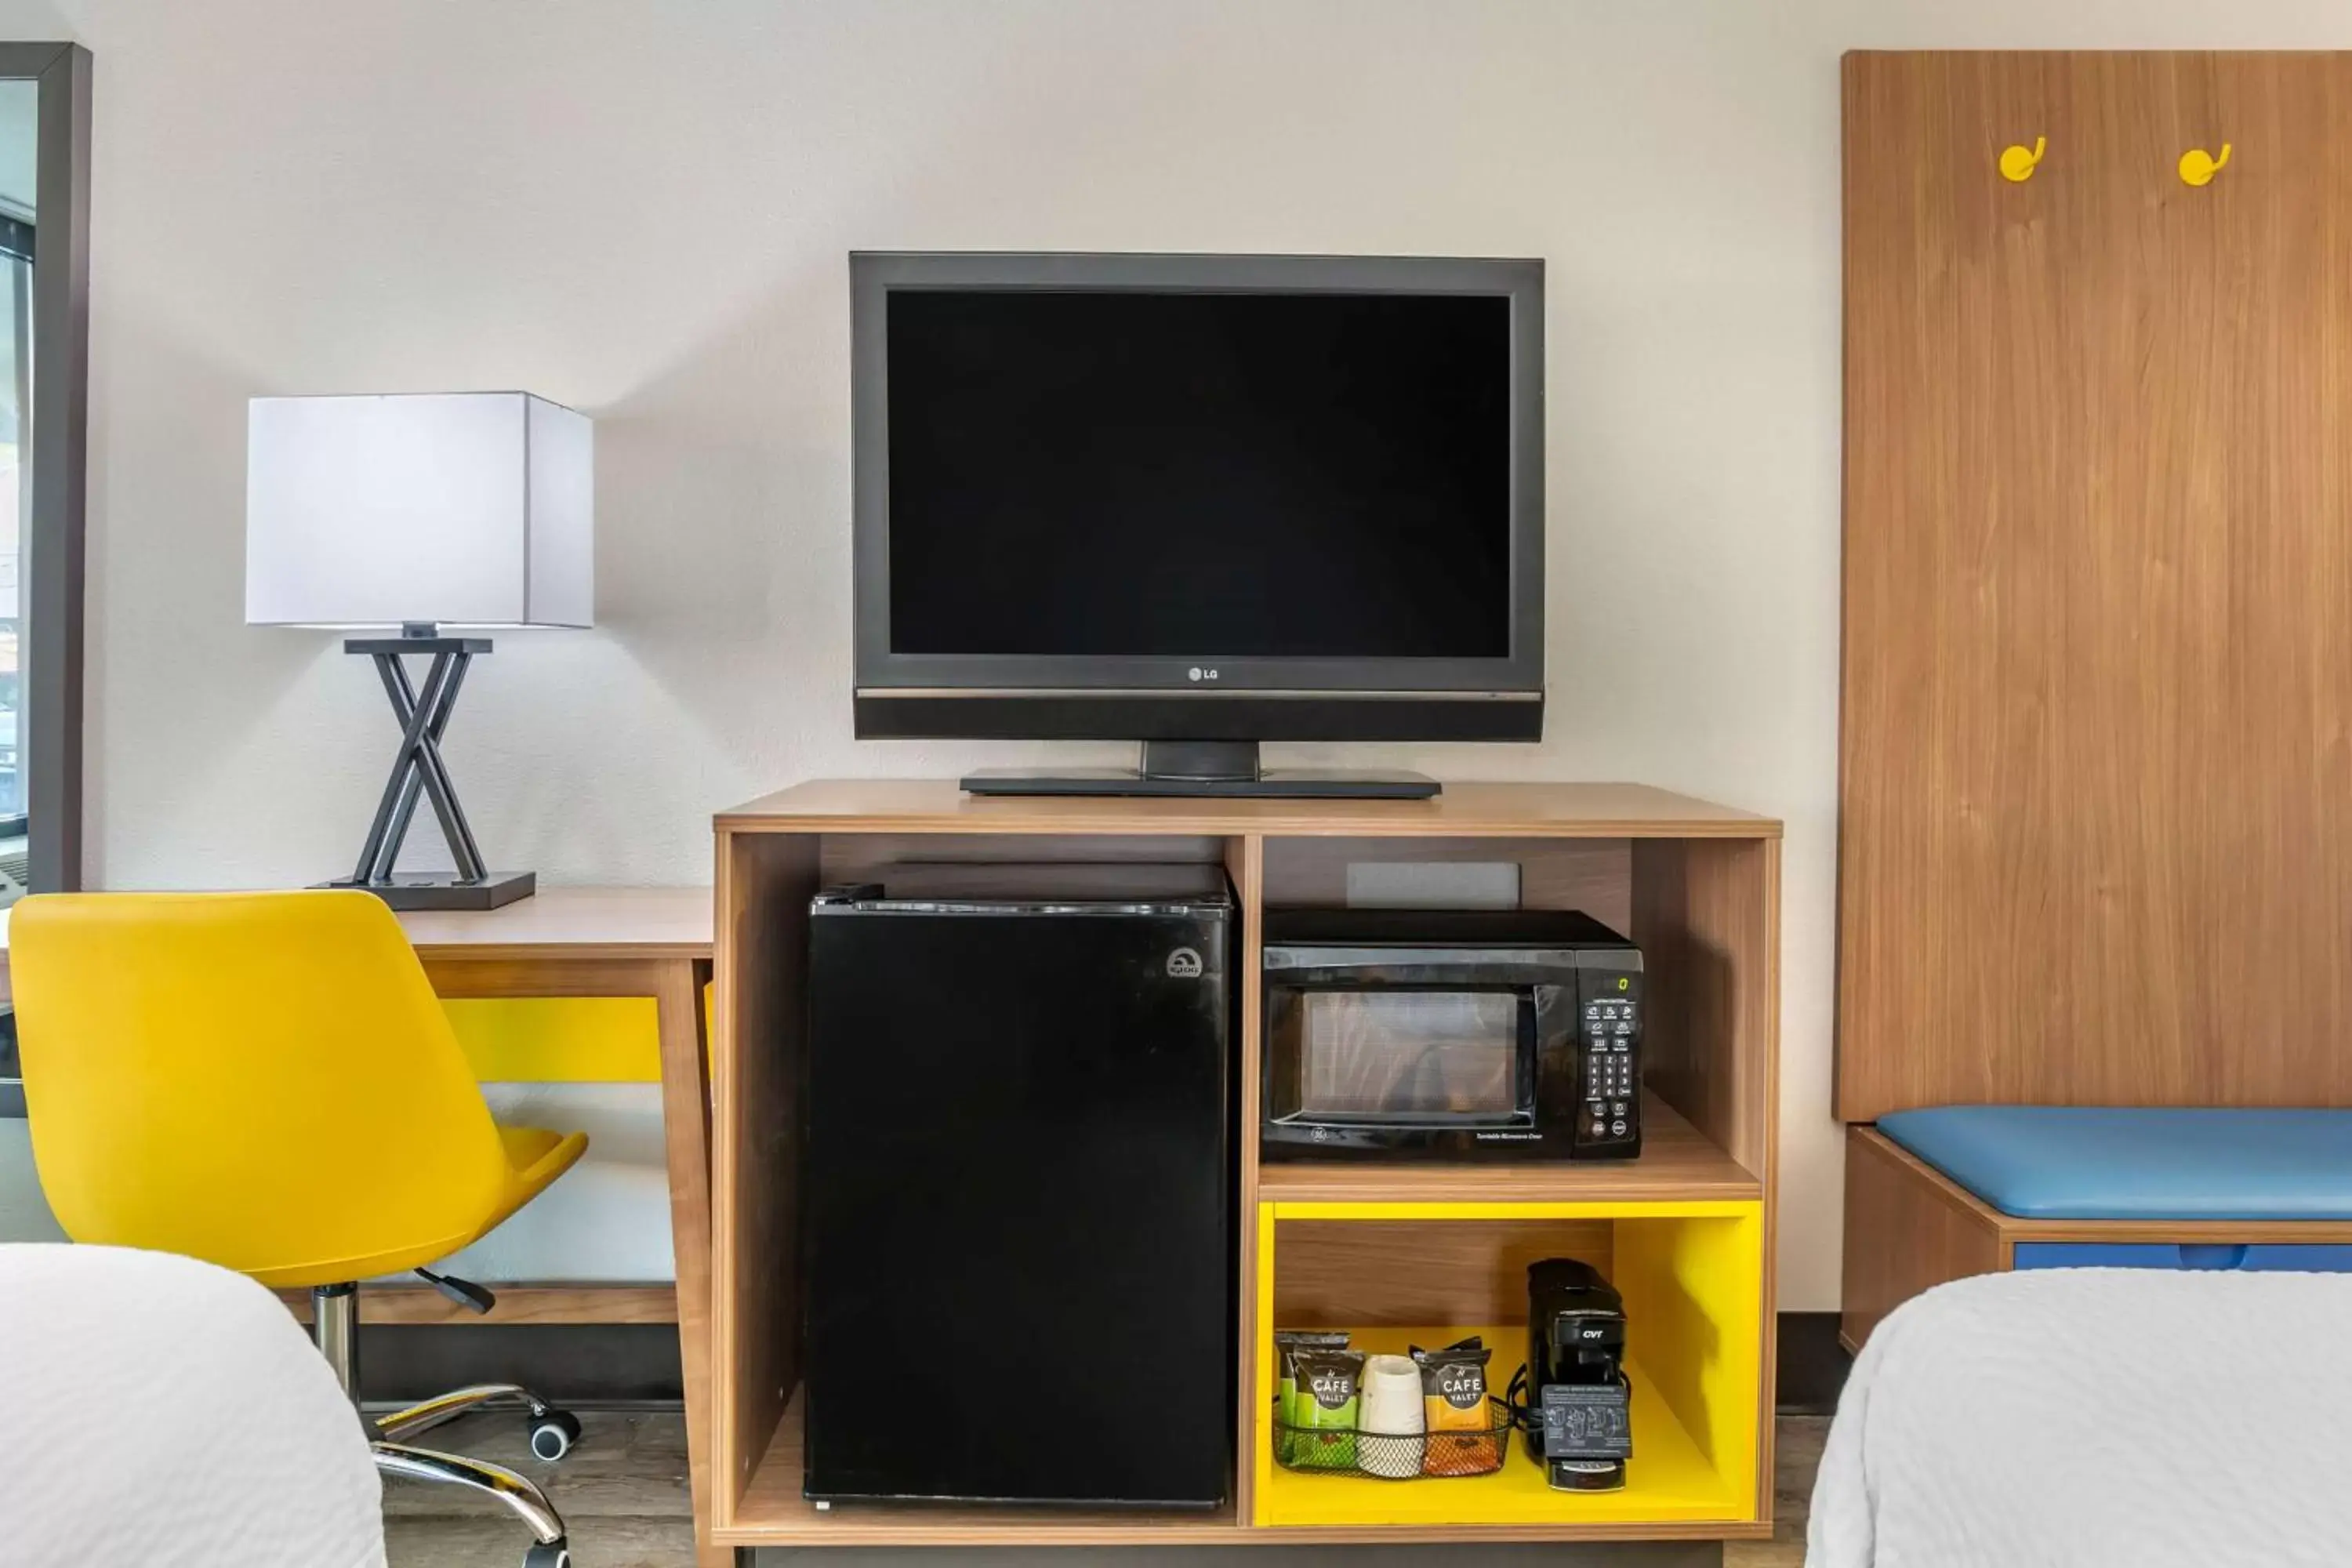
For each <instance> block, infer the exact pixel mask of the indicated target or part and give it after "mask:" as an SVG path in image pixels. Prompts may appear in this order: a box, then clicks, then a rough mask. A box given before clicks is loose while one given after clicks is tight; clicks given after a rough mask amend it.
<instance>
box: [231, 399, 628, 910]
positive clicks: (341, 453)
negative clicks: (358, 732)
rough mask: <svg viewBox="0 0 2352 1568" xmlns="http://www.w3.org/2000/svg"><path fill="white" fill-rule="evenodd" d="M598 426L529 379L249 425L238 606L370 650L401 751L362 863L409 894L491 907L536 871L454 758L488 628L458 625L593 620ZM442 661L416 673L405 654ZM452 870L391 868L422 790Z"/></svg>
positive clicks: (397, 902)
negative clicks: (508, 862) (506, 853)
mask: <svg viewBox="0 0 2352 1568" xmlns="http://www.w3.org/2000/svg"><path fill="white" fill-rule="evenodd" d="M594 450H595V447H594V433H593V426H592V425H591V423H590V421H589V420H588V418H587V416H584V415H581V414H576V413H574V412H573V411H572V410H571V409H569V408H564V407H562V406H560V405H556V404H553V403H550V402H548V401H547V400H546V399H545V398H541V397H533V396H531V395H530V394H528V393H521V392H466V393H435V394H424V395H394V396H352V397H257V398H255V399H254V400H253V404H252V408H251V412H250V415H249V416H248V419H247V446H246V497H245V619H246V624H247V625H248V626H314V627H320V628H331V629H334V630H340V631H356V630H362V629H373V628H383V629H384V630H385V631H386V632H387V633H388V634H389V635H383V636H376V637H352V638H350V639H349V640H347V641H346V642H345V643H344V644H343V651H344V652H346V653H353V654H364V655H365V656H367V657H368V658H372V659H373V660H374V661H375V668H376V674H377V676H378V677H379V678H380V679H382V680H383V690H384V695H385V696H386V697H387V698H389V699H390V700H391V702H392V710H393V714H394V717H395V718H396V719H397V720H398V721H399V722H400V727H401V737H400V751H399V753H398V754H397V755H396V756H395V757H394V761H393V765H392V776H391V777H390V778H389V779H387V780H385V781H384V786H383V796H382V798H380V799H379V800H378V801H377V803H376V808H375V819H374V821H373V823H371V824H370V825H369V827H368V833H367V840H366V843H365V844H364V845H363V846H362V848H361V850H360V858H359V862H358V864H357V866H356V867H355V868H353V869H352V874H351V876H349V877H348V878H344V879H339V880H336V881H332V882H329V883H326V884H324V885H325V886H328V887H335V888H363V889H366V890H368V891H369V892H372V893H374V894H376V895H378V896H379V897H381V898H382V899H383V900H384V901H385V902H386V903H389V904H390V905H392V907H393V908H394V909H400V910H494V909H497V908H498V907H499V905H501V904H509V903H512V902H513V901H514V900H517V899H523V898H528V897H530V894H531V892H532V890H533V889H534V887H535V886H536V880H535V879H534V878H533V876H532V874H531V873H530V872H529V871H491V870H488V869H487V868H485V866H484V863H483V860H482V852H481V849H480V847H478V845H476V844H475V842H474V833H473V829H472V828H470V827H469V826H467V823H466V815H465V813H464V812H463V811H461V810H459V809H458V805H457V787H456V785H455V784H452V783H451V782H450V778H449V770H448V768H447V766H446V764H445V763H443V762H442V760H441V745H440V742H441V737H442V734H443V732H444V731H446V730H447V728H448V725H449V713H450V710H451V709H452V708H454V707H455V706H456V704H457V691H458V689H459V688H460V687H461V686H463V685H464V684H465V679H466V670H467V667H468V666H469V665H470V664H471V663H472V662H473V659H474V658H475V656H476V655H478V654H486V653H488V652H489V651H490V640H489V638H488V637H467V636H452V635H449V634H450V632H451V630H452V628H483V627H498V626H593V625H594V624H595V616H594V608H595V573H594V559H593V556H594V532H595V527H594V518H595V506H594V494H595V490H594V478H593V469H594ZM409 655H417V656H423V657H426V658H430V659H431V663H430V665H429V666H428V667H427V668H426V669H425V679H424V681H423V684H422V685H418V684H415V683H414V682H412V681H411V680H410V679H409V672H408V667H407V665H406V663H405V662H404V658H405V657H406V656H409ZM419 795H423V796H425V798H426V799H428V800H430V801H431V802H432V803H433V812H434V815H435V816H436V817H438V818H439V819H440V823H441V832H442V836H443V837H446V839H447V840H448V842H449V853H450V855H451V856H452V858H455V860H456V861H457V870H456V872H455V874H445V873H417V872H398V871H395V870H394V863H395V862H397V861H398V859H399V858H400V847H401V844H402V842H403V841H404V839H405V838H406V837H407V836H408V826H409V822H410V820H411V818H413V817H414V816H415V814H416V802H417V797H418V796H419Z"/></svg>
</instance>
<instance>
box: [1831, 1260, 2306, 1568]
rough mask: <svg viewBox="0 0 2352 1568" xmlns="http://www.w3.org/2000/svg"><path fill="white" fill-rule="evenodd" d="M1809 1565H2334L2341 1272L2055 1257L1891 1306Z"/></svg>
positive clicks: (1837, 1433) (1847, 1403)
mask: <svg viewBox="0 0 2352 1568" xmlns="http://www.w3.org/2000/svg"><path fill="white" fill-rule="evenodd" d="M1805 1561H1806V1564H1807V1568H1962V1565H1969V1568H1976V1565H1982V1568H2032V1565H2035V1564H2044V1563H2046V1564H2052V1565H2056V1564H2064V1565H2065V1568H2103V1565H2105V1564H2114V1565H2116V1568H2171V1565H2175V1564H2177V1565H2179V1568H2221V1565H2224V1564H2237V1563H2244V1564H2249V1565H2253V1564H2263V1565H2266V1568H2267V1565H2273V1564H2301V1563H2330V1564H2346V1563H2352V1275H2328V1274H2266V1273H2253V1274H2238V1273H2218V1272H2217V1273H2197V1272H2186V1273H2171V1272H2165V1271H2160V1270H2154V1269H2129V1268H2066V1269H2050V1270H2033V1271H2028V1272H2024V1273H2014V1274H1990V1275H1984V1276H1980V1277H1979V1278H1976V1279H1961V1280H1956V1281H1954V1282H1953V1283H1951V1284H1948V1285H1944V1286H1941V1287H1939V1288H1937V1289H1934V1290H1930V1291H1928V1292H1927V1294H1925V1295H1923V1296H1920V1297H1918V1298H1917V1299H1916V1300H1911V1301H1908V1302H1906V1303H1905V1304H1904V1305H1903V1306H1902V1307H1900V1308H1899V1309H1897V1310H1895V1311H1894V1312H1892V1313H1890V1314H1889V1315H1888V1316H1887V1317H1886V1319H1885V1321H1882V1322H1881V1323H1880V1324H1879V1326H1878V1329H1877V1331H1876V1332H1874V1333H1873V1334H1872V1335H1871V1337H1870V1342H1869V1343H1868V1344H1866V1345H1865V1346H1864V1348H1863V1352H1862V1354H1861V1356H1860V1357H1859V1358H1858V1359H1857V1360H1856V1361H1855V1363H1854V1366H1853V1376H1852V1377H1851V1379H1850V1380H1849V1381H1848V1382H1847V1384H1846V1387H1845V1393H1844V1395H1843V1398H1841V1399H1840V1401H1839V1403H1838V1412H1837V1419H1836V1421H1835V1422H1834V1423H1832V1426H1831V1428H1830V1435H1829V1439H1828V1443H1827V1446H1826V1448H1825V1450H1824V1452H1823V1453H1822V1468H1821V1473H1820V1476H1819V1479H1818V1480H1817V1481H1816V1483H1815V1486H1814V1489H1813V1506H1812V1519H1811V1535H1810V1542H1809V1549H1808V1552H1807V1556H1806V1559H1805Z"/></svg>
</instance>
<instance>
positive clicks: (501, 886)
mask: <svg viewBox="0 0 2352 1568" xmlns="http://www.w3.org/2000/svg"><path fill="white" fill-rule="evenodd" d="M343 651H344V652H345V653H360V654H365V655H367V656H368V657H369V658H373V659H374V660H375V670H376V674H377V675H378V676H380V677H382V678H383V694H384V695H385V696H386V697H387V698H389V699H391V700H392V711H393V715H394V717H395V718H397V719H398V720H399V721H400V731H401V733H400V754H399V756H398V757H396V758H395V759H394V762H393V764H392V776H391V777H390V778H388V779H386V780H385V781H384V784H383V798H382V799H380V800H378V801H377V802H376V807H375V820H374V821H373V822H372V823H370V824H369V825H368V836H367V842H366V843H365V844H364V845H362V847H361V848H360V858H359V865H358V867H357V868H355V869H354V870H353V871H352V874H351V876H350V877H349V878H347V879H344V880H341V881H336V882H329V883H326V884H325V886H327V887H330V888H358V889H362V890H364V891H367V892H371V893H373V894H374V895H376V897H378V898H380V899H382V900H383V901H384V902H385V903H387V904H390V905H391V906H392V907H393V908H394V909H395V910H495V909H497V908H498V907H499V906H500V905H501V904H510V903H513V902H514V901H515V900H518V899H527V898H529V897H530V895H531V894H532V893H533V892H534V891H536V890H537V889H538V886H539V879H538V878H537V877H536V876H534V875H533V874H532V873H531V872H529V871H491V870H488V869H485V868H484V867H483V864H482V851H481V847H480V846H479V845H478V844H476V843H475V842H474V830H473V829H472V828H471V827H469V826H467V824H466V814H465V812H464V811H463V810H462V809H460V808H459V806H458V805H457V785H456V784H452V783H451V782H450V781H449V768H448V764H447V763H444V762H443V761H442V760H441V735H442V732H443V731H446V730H447V729H448V727H449V712H450V710H452V709H453V708H455V707H456V706H457V689H458V688H459V687H461V686H463V685H465V683H466V669H467V666H468V665H470V664H472V663H473V661H474V656H475V655H476V654H484V653H488V652H489V651H490V639H489V638H488V637H442V636H440V635H439V628H438V627H436V626H431V625H426V624H421V623H420V624H411V625H409V626H403V627H402V628H401V635H400V636H398V637H353V638H351V639H350V640H349V641H347V642H345V643H344V644H343ZM406 654H430V655H431V656H432V657H433V663H432V666H431V667H430V668H427V669H426V670H425V685H424V687H423V689H421V690H420V689H418V688H417V687H416V686H415V685H413V684H412V683H411V682H410V680H409V679H408V667H407V666H406V665H405V664H404V663H403V662H402V657H403V656H404V655H406ZM418 795H428V796H430V797H431V798H432V801H433V815H434V816H436V817H438V818H440V820H441V836H442V837H445V838H446V839H447V840H448V841H449V853H450V855H451V856H452V857H453V858H455V859H456V860H457V870H456V871H455V872H452V873H442V872H430V871H422V872H420V871H399V872H395V871H394V869H393V867H394V864H395V863H396V862H397V861H398V860H399V859H400V847H401V845H402V844H403V843H404V841H405V840H406V839H407V837H408V825H409V823H410V822H411V821H412V820H414V819H415V816H416V797H417V796H418Z"/></svg>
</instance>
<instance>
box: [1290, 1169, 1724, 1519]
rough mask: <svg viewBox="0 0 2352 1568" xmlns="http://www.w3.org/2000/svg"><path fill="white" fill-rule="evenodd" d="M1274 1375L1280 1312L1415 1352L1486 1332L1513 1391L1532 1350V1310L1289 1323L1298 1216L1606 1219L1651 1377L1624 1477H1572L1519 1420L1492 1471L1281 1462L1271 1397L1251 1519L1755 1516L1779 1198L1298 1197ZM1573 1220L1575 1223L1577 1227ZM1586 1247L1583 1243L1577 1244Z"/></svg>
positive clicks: (1367, 1343) (1612, 1258) (1630, 1321)
mask: <svg viewBox="0 0 2352 1568" xmlns="http://www.w3.org/2000/svg"><path fill="white" fill-rule="evenodd" d="M1258 1214H1259V1224H1258V1254H1259V1256H1258V1271H1257V1285H1258V1310H1257V1314H1256V1320H1257V1322H1258V1324H1259V1325H1260V1332H1259V1334H1258V1343H1257V1345H1256V1347H1255V1353H1256V1356H1257V1373H1258V1375H1257V1379H1256V1386H1257V1387H1258V1388H1261V1389H1265V1390H1267V1391H1269V1395H1270V1393H1271V1391H1272V1390H1273V1388H1274V1387H1275V1382H1276V1374H1275V1364H1274V1341H1273V1332H1274V1330H1275V1329H1276V1328H1345V1329H1349V1331H1350V1332H1351V1334H1352V1336H1353V1340H1352V1342H1353V1344H1354V1345H1355V1346H1356V1347H1357V1348H1359V1349H1362V1350H1366V1351H1370V1352H1401V1351H1402V1350H1403V1349H1404V1348H1405V1347H1406V1345H1407V1344H1422V1345H1430V1344H1447V1343H1451V1342H1453V1341H1454V1340H1457V1339H1460V1338H1461V1337H1462V1336H1464V1335H1465V1334H1468V1333H1478V1334H1482V1335H1484V1336H1485V1338H1486V1343H1487V1344H1488V1345H1489V1346H1490V1347H1492V1348H1493V1350H1494V1352H1495V1354H1494V1359H1493V1361H1492V1362H1491V1363H1489V1366H1488V1377H1489V1386H1490V1387H1491V1388H1492V1389H1493V1390H1494V1391H1495V1392H1496V1394H1500V1393H1501V1392H1502V1391H1503V1390H1504V1388H1505V1387H1506V1386H1507V1384H1509V1382H1510V1379H1511V1374H1512V1373H1514V1372H1515V1371H1517V1368H1518V1367H1519V1366H1520V1365H1521V1364H1522V1363H1524V1362H1525V1361H1526V1359H1527V1352H1528V1329H1527V1324H1526V1323H1525V1322H1524V1321H1519V1322H1503V1323H1488V1324H1485V1325H1471V1326H1466V1327H1465V1326H1431V1327H1398V1326H1386V1325H1383V1326H1374V1327H1360V1326H1357V1325H1353V1324H1349V1323H1347V1322H1341V1321H1330V1322H1323V1321H1317V1322H1289V1321H1277V1316H1276V1314H1277V1307H1276V1303H1277V1301H1278V1300H1279V1299H1280V1296H1281V1292H1280V1289H1279V1288H1278V1284H1279V1281H1278V1274H1279V1270H1280V1269H1281V1268H1282V1251H1281V1246H1280V1237H1281V1235H1282V1231H1283V1226H1284V1224H1285V1222H1333V1221H1339V1222H1353V1223H1361V1224H1363V1225H1367V1226H1378V1225H1381V1224H1384V1223H1385V1224H1394V1225H1412V1226H1426V1225H1428V1224H1429V1223H1431V1222H1444V1221H1463V1222H1467V1223H1482V1222H1483V1223H1497V1222H1499V1223H1505V1224H1508V1225H1511V1226H1519V1227H1525V1226H1528V1225H1530V1224H1536V1225H1540V1224H1543V1223H1546V1222H1552V1221H1558V1222H1562V1223H1563V1224H1566V1223H1568V1222H1577V1223H1578V1224H1579V1225H1580V1226H1582V1227H1583V1229H1582V1232H1581V1234H1588V1235H1589V1234H1591V1230H1590V1227H1591V1226H1592V1225H1593V1224H1594V1222H1605V1224H1606V1225H1607V1226H1608V1232H1609V1264H1608V1268H1607V1272H1608V1274H1609V1276H1610V1279H1611V1283H1612V1284H1613V1285H1615V1286H1616V1287H1617V1289H1618V1290H1619V1291H1620V1293H1621V1294H1622V1296H1623V1297H1624V1300H1625V1314H1626V1323H1627V1335H1628V1347H1627V1357H1626V1363H1627V1373H1628V1375H1629V1376H1630V1377H1631V1379H1632V1381H1633V1458H1632V1459H1631V1460H1630V1461H1628V1463H1627V1466H1626V1484H1625V1486H1624V1488H1623V1489H1621V1490H1618V1491H1613V1492H1586V1493H1574V1492H1559V1491H1554V1490H1552V1489H1550V1488H1549V1486H1548V1485H1546V1484H1545V1480H1544V1475H1543V1471H1542V1468H1541V1467H1539V1466H1538V1464H1537V1463H1536V1462H1535V1461H1534V1460H1533V1459H1531V1458H1528V1454H1527V1451H1526V1446H1525V1441H1524V1439H1523V1438H1521V1437H1518V1436H1514V1437H1513V1439H1512V1443H1511V1451H1510V1453H1509V1455H1508V1456H1507V1458H1505V1460H1504V1463H1503V1468H1501V1469H1500V1470H1499V1471H1497V1472H1496V1474H1494V1475H1491V1476H1478V1477H1464V1478H1458V1479H1417V1480H1403V1481H1399V1480H1385V1479H1375V1478H1372V1477H1369V1476H1358V1475H1325V1474H1318V1473H1315V1472H1312V1471H1300V1470H1290V1469H1286V1468H1283V1467H1281V1466H1279V1465H1277V1464H1276V1463H1275V1462H1274V1458H1273V1454H1274V1430H1273V1420H1274V1415H1273V1403H1272V1400H1271V1397H1269V1398H1267V1399H1265V1400H1263V1401H1260V1402H1259V1405H1258V1410H1257V1419H1256V1428H1255V1441H1254V1443H1253V1444H1252V1448H1253V1454H1252V1462H1253V1465H1254V1467H1255V1482H1256V1485H1255V1489H1254V1491H1253V1498H1254V1502H1253V1506H1252V1509H1251V1519H1250V1522H1251V1523H1253V1524H1255V1525H1258V1526H1262V1527H1267V1528H1273V1529H1280V1528H1282V1527H1284V1526H1290V1527H1294V1528H1304V1529H1313V1528H1318V1527H1321V1528H1327V1529H1328V1528H1346V1527H1364V1526H1381V1525H1395V1526H1405V1527H1423V1528H1445V1529H1459V1530H1462V1531H1475V1530H1477V1529H1478V1528H1479V1527H1481V1526H1487V1527H1494V1528H1497V1529H1504V1528H1507V1529H1511V1530H1514V1531H1524V1530H1526V1529H1527V1528H1528V1527H1531V1526H1532V1527H1538V1528H1540V1527H1546V1526H1552V1527H1558V1528H1559V1529H1561V1530H1562V1531H1575V1530H1578V1529H1580V1528H1584V1527H1595V1526H1598V1527H1603V1528H1605V1527H1609V1526H1625V1527H1634V1526H1641V1525H1649V1524H1660V1525H1672V1524H1681V1525H1691V1524H1709V1523H1720V1524H1726V1525H1736V1524H1745V1523H1748V1522H1751V1521H1755V1520H1756V1519H1757V1518H1758V1517H1759V1514H1758V1505H1757V1499H1758V1495H1759V1493H1758V1484H1757V1467H1758V1456H1759V1451H1760V1450H1759V1420H1760V1418H1761V1406H1762V1386H1763V1385H1762V1366H1761V1357H1760V1346H1761V1343H1762V1334H1761V1328H1762V1323H1761V1315H1762V1312H1763V1267H1764V1257H1763V1237H1764V1224H1763V1206H1762V1205H1760V1204H1759V1203H1755V1202H1748V1201H1704V1202H1701V1201H1693V1202H1676V1203H1611V1202H1586V1203H1557V1204H1539V1203H1517V1204H1512V1203H1499V1204H1429V1203H1377V1204H1332V1203H1313V1204H1283V1203H1269V1204H1262V1205H1259V1210H1258ZM1569 1234H1570V1233H1569V1232H1566V1231H1564V1232H1563V1236H1564V1237H1566V1236H1567V1235H1569ZM1575 1251H1576V1249H1575V1248H1574V1247H1569V1248H1568V1249H1567V1255H1568V1256H1574V1255H1575Z"/></svg>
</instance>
